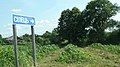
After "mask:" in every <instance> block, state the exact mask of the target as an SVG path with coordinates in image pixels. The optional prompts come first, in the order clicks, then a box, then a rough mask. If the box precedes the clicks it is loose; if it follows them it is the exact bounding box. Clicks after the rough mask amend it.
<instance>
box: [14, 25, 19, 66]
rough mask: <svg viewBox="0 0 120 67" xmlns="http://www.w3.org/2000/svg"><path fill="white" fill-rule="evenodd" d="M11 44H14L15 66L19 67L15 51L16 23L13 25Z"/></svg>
mask: <svg viewBox="0 0 120 67" xmlns="http://www.w3.org/2000/svg"><path fill="white" fill-rule="evenodd" d="M13 45H14V54H15V64H16V65H15V66H16V67H19V63H18V52H17V31H16V25H13Z"/></svg>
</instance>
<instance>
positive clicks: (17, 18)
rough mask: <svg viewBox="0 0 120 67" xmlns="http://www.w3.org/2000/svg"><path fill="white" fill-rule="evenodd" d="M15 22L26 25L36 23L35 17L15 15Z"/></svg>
mask: <svg viewBox="0 0 120 67" xmlns="http://www.w3.org/2000/svg"><path fill="white" fill-rule="evenodd" d="M13 24H26V25H32V26H33V25H35V18H33V17H27V16H20V15H13Z"/></svg>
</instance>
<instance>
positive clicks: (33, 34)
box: [31, 26, 36, 67]
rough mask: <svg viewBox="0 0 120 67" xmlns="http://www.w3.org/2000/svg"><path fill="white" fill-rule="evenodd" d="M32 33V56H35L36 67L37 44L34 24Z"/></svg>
mask: <svg viewBox="0 0 120 67" xmlns="http://www.w3.org/2000/svg"><path fill="white" fill-rule="evenodd" d="M31 33H32V56H33V64H34V67H36V63H35V62H36V50H35V49H36V46H35V33H34V26H31Z"/></svg>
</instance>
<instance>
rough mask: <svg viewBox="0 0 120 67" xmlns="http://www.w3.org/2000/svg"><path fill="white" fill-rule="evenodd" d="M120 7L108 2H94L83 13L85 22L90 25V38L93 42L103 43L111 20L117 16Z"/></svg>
mask: <svg viewBox="0 0 120 67" xmlns="http://www.w3.org/2000/svg"><path fill="white" fill-rule="evenodd" d="M119 9H120V7H118V6H117V5H116V4H112V3H111V2H110V1H108V0H93V1H91V2H90V3H88V5H87V6H86V9H85V10H84V11H83V19H84V20H85V21H84V22H85V23H87V24H88V28H89V35H88V37H89V38H90V40H91V41H92V42H101V40H103V38H104V31H105V29H106V28H107V27H108V24H109V22H108V21H109V20H110V18H111V17H112V16H114V15H116V14H117V12H118V11H119Z"/></svg>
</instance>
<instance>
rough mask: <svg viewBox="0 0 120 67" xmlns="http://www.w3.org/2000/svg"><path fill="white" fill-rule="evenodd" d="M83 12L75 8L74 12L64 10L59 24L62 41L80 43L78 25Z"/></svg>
mask: <svg viewBox="0 0 120 67" xmlns="http://www.w3.org/2000/svg"><path fill="white" fill-rule="evenodd" d="M80 15H81V12H80V11H79V9H78V8H76V7H74V8H73V9H72V10H69V9H67V10H64V11H63V12H62V13H61V17H60V18H59V22H58V33H59V36H60V37H61V38H62V39H65V40H68V41H69V43H76V42H78V30H77V29H78V28H77V24H78V21H79V19H80V18H79V17H80Z"/></svg>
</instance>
